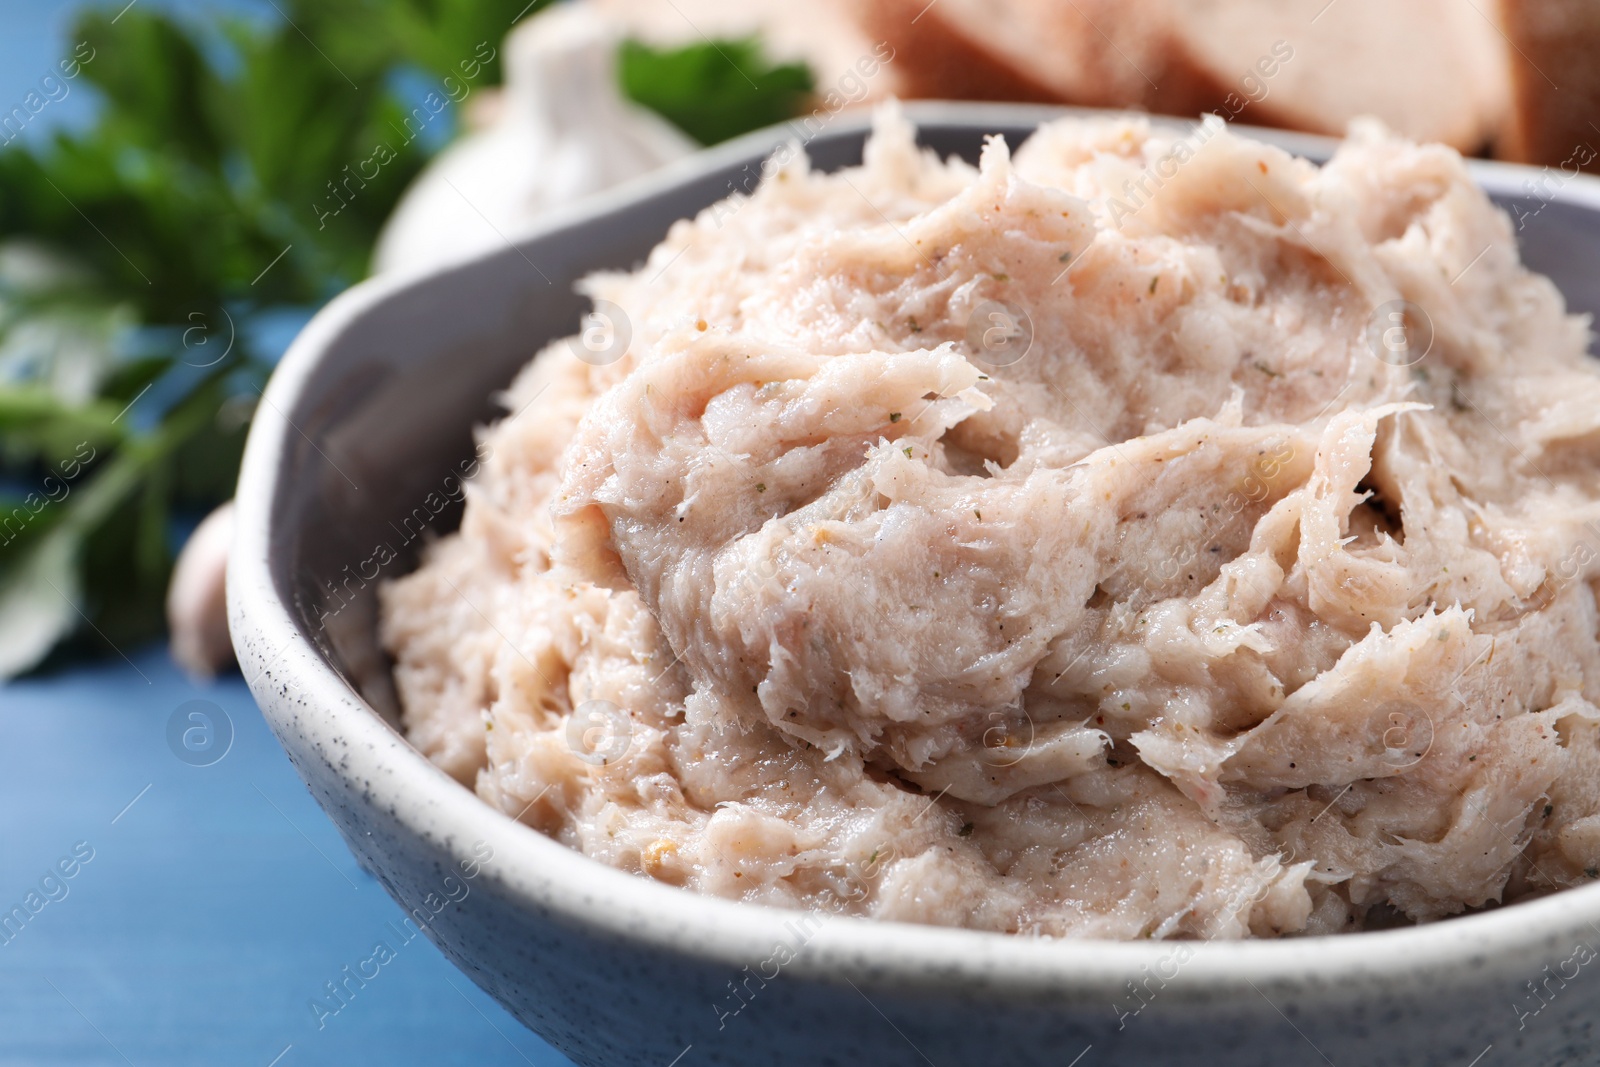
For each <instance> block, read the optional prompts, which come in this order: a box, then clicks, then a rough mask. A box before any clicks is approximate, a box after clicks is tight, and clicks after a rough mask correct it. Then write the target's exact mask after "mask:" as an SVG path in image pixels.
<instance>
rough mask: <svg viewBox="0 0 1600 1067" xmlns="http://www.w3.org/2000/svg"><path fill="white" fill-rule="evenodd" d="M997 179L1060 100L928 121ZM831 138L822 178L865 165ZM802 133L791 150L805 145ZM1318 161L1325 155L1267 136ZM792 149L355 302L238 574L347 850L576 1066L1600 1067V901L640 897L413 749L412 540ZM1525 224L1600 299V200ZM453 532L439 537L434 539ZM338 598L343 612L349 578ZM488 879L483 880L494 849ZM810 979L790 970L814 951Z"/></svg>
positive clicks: (610, 201) (672, 183)
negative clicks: (486, 444) (1232, 909)
mask: <svg viewBox="0 0 1600 1067" xmlns="http://www.w3.org/2000/svg"><path fill="white" fill-rule="evenodd" d="M907 110H908V112H909V114H910V116H911V117H912V119H913V121H915V122H916V123H917V124H918V125H919V127H920V128H921V130H922V139H923V141H924V142H925V143H928V144H932V145H934V146H936V147H938V148H939V149H940V150H941V151H944V152H957V151H958V152H960V153H961V154H963V155H966V156H968V157H969V158H972V157H975V155H976V152H977V150H978V148H979V147H980V144H981V140H982V137H983V135H985V134H988V133H994V132H1004V133H1005V134H1006V135H1007V136H1008V138H1009V139H1010V140H1011V143H1012V144H1013V146H1015V145H1016V144H1017V143H1019V142H1020V140H1021V139H1022V138H1023V137H1025V136H1026V134H1027V132H1028V131H1030V130H1031V129H1032V128H1033V127H1034V126H1035V125H1036V124H1037V123H1038V122H1039V121H1040V120H1042V119H1045V118H1049V117H1052V116H1054V115H1058V114H1060V113H1061V112H1060V111H1059V110H1056V109H1047V108H1035V107H1019V106H1011V105H969V104H962V105H954V104H922V105H913V106H910V107H908V109H907ZM866 125H867V123H866V119H865V117H863V116H860V115H856V116H839V117H837V118H835V119H834V120H832V122H831V123H830V124H829V125H828V126H827V128H826V129H825V130H824V131H823V132H822V133H821V135H820V136H818V137H816V138H815V139H813V140H812V141H811V142H810V144H809V146H808V149H809V151H810V153H811V155H812V157H813V159H814V160H815V161H816V162H817V164H818V165H819V166H825V167H829V168H831V167H834V166H838V165H842V164H844V163H849V162H855V161H857V160H859V158H860V149H861V143H862V140H863V138H864V135H865V130H866ZM795 132H798V128H797V129H796V131H795ZM1251 134H1252V136H1257V137H1260V138H1262V139H1265V140H1269V141H1274V142H1277V143H1279V144H1283V145H1285V146H1286V147H1290V148H1292V149H1293V150H1296V151H1301V152H1304V153H1305V154H1308V155H1311V156H1313V157H1317V156H1319V155H1325V154H1326V152H1327V150H1328V148H1329V145H1328V143H1327V142H1325V141H1320V140H1317V139H1315V138H1305V137H1297V136H1293V135H1286V134H1281V133H1274V132H1272V131H1261V130H1254V131H1251ZM790 135H791V131H788V130H785V129H783V128H779V129H775V130H772V131H766V132H763V133H759V134H752V135H751V136H750V137H747V138H744V139H741V140H739V141H737V142H733V143H731V144H729V145H725V146H723V147H721V148H719V149H716V150H713V151H710V152H706V153H702V154H701V155H699V156H696V157H694V158H693V159H690V160H686V161H684V162H683V163H681V164H676V165H674V166H672V167H671V168H669V169H668V170H666V171H664V172H661V173H660V174H658V175H655V176H653V177H651V178H649V179H646V180H645V181H643V182H640V183H636V184H634V185H632V186H630V187H628V188H625V189H622V190H619V191H617V192H615V193H613V194H608V195H607V196H605V197H604V198H603V199H601V200H599V201H596V202H594V203H593V204H592V205H590V206H587V207H585V208H582V209H580V210H578V211H575V212H572V213H569V214H568V215H566V216H564V217H563V218H562V219H560V220H558V221H556V222H553V223H550V224H548V225H545V226H542V227H541V228H539V229H538V230H536V231H534V232H530V233H526V234H521V235H518V236H517V237H516V239H515V241H514V242H508V245H507V247H505V248H504V249H501V250H499V251H496V252H493V253H491V254H486V255H481V256H478V257H476V258H473V259H470V260H466V261H463V262H461V263H458V264H456V265H453V266H449V267H446V268H443V269H439V270H436V271H433V272H431V273H427V274H424V275H420V276H415V277H406V278H388V277H385V278H381V279H377V280H374V281H370V282H366V283H364V284H362V285H359V286H357V287H356V288H354V289H352V290H351V291H350V292H348V293H346V294H345V295H343V296H341V297H340V298H339V299H337V300H335V301H334V302H333V303H332V304H331V305H329V307H328V308H327V309H326V310H324V311H323V312H322V313H321V314H319V315H318V316H317V317H316V318H315V319H314V320H313V321H312V323H311V324H310V325H309V326H307V328H306V330H305V332H304V333H303V334H301V336H300V338H299V339H298V340H297V341H296V342H295V344H294V346H293V348H292V349H291V350H290V352H289V354H288V356H287V357H286V358H285V359H284V361H283V364H282V366H281V367H280V368H279V369H278V371H277V373H276V374H275V375H274V376H273V379H272V383H271V385H270V386H269V387H268V389H267V391H266V394H265V397H264V399H263V402H262V404H261V406H260V410H259V412H258V414H257V417H256V423H255V426H254V428H253V429H252V431H251V434H250V443H249V448H248V451H247V453H246V456H245V463H244V471H243V474H242V476H241V478H240V484H239V492H238V534H237V542H236V544H235V546H234V550H233V557H232V563H231V566H230V570H229V575H228V600H229V609H230V615H231V624H232V629H233V638H234V643H235V647H236V649H237V651H238V654H239V660H240V663H241V664H242V665H243V670H244V674H245V677H246V679H247V680H248V681H249V683H250V686H251V689H252V690H253V691H254V692H255V694H256V697H257V699H258V700H259V701H260V703H261V707H262V709H263V711H264V712H265V714H266V716H267V719H268V721H269V722H270V723H271V725H272V728H273V730H274V731H275V732H276V734H277V736H278V738H279V740H280V741H281V742H282V743H283V746H284V748H285V749H286V750H287V751H288V753H289V756H290V758H291V759H292V760H293V761H294V764H295V766H296V768H297V769H298V770H299V772H300V774H301V776H302V777H303V778H304V779H305V781H306V784H307V785H308V786H309V787H310V789H311V792H312V794H313V795H314V796H315V797H316V798H317V800H318V801H319V802H320V803H321V804H322V806H323V808H324V809H325V810H326V811H327V812H328V814H329V816H331V817H332V819H333V821H334V823H335V824H337V825H338V827H339V829H340V830H341V831H342V832H343V834H344V836H345V839H346V841H347V842H348V843H349V845H350V847H351V849H352V850H353V851H354V852H355V854H356V855H357V857H359V858H360V860H361V861H362V863H363V865H364V866H366V868H367V869H368V870H370V871H371V872H372V873H373V874H374V875H376V876H377V877H378V878H379V879H380V880H381V881H382V882H383V884H384V886H385V887H386V888H387V889H388V891H389V892H390V894H391V895H393V896H394V898H395V899H396V900H397V901H399V902H400V904H401V906H402V907H404V908H407V909H408V910H413V913H414V914H415V915H416V917H417V922H418V924H419V925H425V926H426V928H427V932H428V934H429V936H430V937H431V938H432V939H433V940H434V942H435V943H436V944H438V945H439V947H440V948H441V949H442V950H443V951H444V952H445V954H446V955H448V956H449V957H450V958H451V959H452V960H454V961H455V962H456V963H457V965H459V966H460V967H461V968H462V970H464V971H465V972H466V973H467V974H468V975H470V976H471V977H472V979H473V980H474V981H476V982H477V983H478V984H479V985H480V986H482V987H483V988H484V989H485V990H487V991H488V992H489V993H490V994H492V995H493V996H494V997H496V998H497V999H498V1000H499V1001H500V1002H501V1003H503V1004H504V1005H505V1006H506V1007H507V1008H508V1009H510V1010H511V1011H512V1012H513V1013H515V1014H516V1015H517V1017H518V1018H520V1019H522V1020H523V1021H524V1022H525V1023H526V1024H527V1025H528V1026H530V1027H532V1028H533V1029H534V1030H536V1031H538V1032H539V1033H540V1034H542V1035H543V1036H544V1037H545V1038H546V1039H548V1040H549V1041H550V1042H551V1043H553V1044H554V1045H555V1046H557V1047H558V1048H560V1049H561V1050H562V1051H564V1052H566V1053H567V1054H568V1055H569V1056H571V1057H572V1058H573V1059H574V1060H576V1061H577V1062H578V1063H580V1064H607V1065H624V1064H626V1065H658V1067H670V1065H679V1067H698V1065H702V1064H713V1063H716V1064H737V1065H740V1067H745V1065H748V1064H754V1063H761V1064H773V1065H783V1067H789V1065H795V1067H798V1065H802V1064H803V1065H815V1064H825V1063H837V1064H874V1065H885V1067H887V1065H891V1064H905V1065H909V1067H924V1065H929V1064H931V1065H934V1067H958V1065H963V1064H972V1065H984V1067H990V1065H997V1064H998V1065H1021V1064H1039V1065H1049V1067H1096V1065H1099V1064H1113V1063H1114V1064H1117V1065H1118V1067H1139V1065H1147V1064H1148V1065H1155V1064H1162V1065H1180V1064H1188V1065H1200V1064H1230V1065H1239V1067H1252V1065H1260V1067H1281V1065H1284V1064H1323V1063H1326V1064H1330V1065H1337V1067H1380V1065H1393V1067H1425V1065H1434V1064H1437V1065H1440V1067H1499V1065H1504V1064H1513V1063H1515V1064H1555V1063H1573V1064H1577V1063H1584V1064H1593V1063H1596V1062H1600V1040H1597V1038H1596V1036H1595V1035H1594V1033H1593V1027H1592V1025H1591V1019H1592V1017H1593V1012H1594V1009H1593V1008H1592V1007H1591V1004H1592V1003H1593V999H1592V998H1593V996H1594V989H1595V988H1600V986H1595V987H1594V988H1589V984H1592V983H1600V974H1591V973H1590V972H1591V971H1593V972H1600V964H1596V963H1594V962H1593V961H1594V960H1595V959H1596V956H1597V953H1596V952H1595V947H1600V885H1595V886H1589V887H1585V888H1580V889H1573V890H1568V891H1566V892H1563V893H1560V894H1557V895H1554V896H1550V897H1547V898H1544V899H1541V900H1536V901H1532V902H1529V903H1525V904H1519V905H1516V906H1515V907H1509V908H1504V909H1500V910H1494V911H1489V912H1485V913H1483V914H1477V915H1471V916H1466V917H1463V918H1459V919H1454V920H1450V921H1447V922H1440V923H1436V924H1433V925H1428V926H1421V927H1415V928H1407V929H1398V930H1389V931H1384V932H1372V933H1359V934H1346V935H1341V936H1338V937H1324V938H1302V939H1289V940H1279V941H1255V942H1247V943H1228V944H1219V943H1195V942H1188V943H1176V942H1142V943H1110V942H1092V941H1043V940H1033V939H1028V938H1022V937H1008V936H1002V935H996V934H987V933H976V932H971V931H964V930H951V929H939V928H930V927H922V926H912V925H904V924H898V923H880V922H872V921H867V920H861V919H850V918H827V919H819V918H817V917H815V916H810V915H808V914H806V913H800V912H791V911H783V910H778V909H772V908H765V907H757V906H750V905H743V904H734V903H731V902H728V901H724V900H717V899H711V898H707V897H701V896H697V895H694V894H692V893H689V892H685V891H682V890H679V889H675V888H671V887H669V886H666V885H662V884H660V883H657V882H654V881H651V880H649V879H646V878H641V877H635V876H633V875H629V874H625V873H622V872H620V871H617V870H614V869H612V868H610V867H607V866H604V865H602V864H600V863H598V862H596V861H594V860H591V859H588V858H586V857H584V856H582V855H580V854H578V853H576V852H573V851H571V850H569V849H567V848H565V847H564V846H562V845H560V844H557V843H556V842H555V841H553V840H551V839H550V838H547V837H545V836H543V835H541V834H539V833H537V832H535V831H533V830H531V829H529V828H528V827H526V826H523V825H521V824H519V823H517V822H514V821H512V820H511V819H508V818H507V817H505V816H504V815H502V814H500V813H499V812H497V811H495V810H493V809H491V808H490V807H489V806H487V805H486V804H484V803H482V802H481V801H479V800H478V799H477V797H475V796H474V795H473V794H472V793H471V792H469V791H468V790H466V789H464V788H462V787H461V786H460V785H458V784H457V783H456V782H454V781H453V780H451V779H450V778H449V777H447V776H446V775H444V774H443V773H441V772H440V771H439V770H437V769H436V768H434V767H433V766H432V765H431V764H430V763H429V762H428V761H427V760H426V759H424V758H423V757H422V756H421V755H420V754H418V753H417V752H416V750H414V749H413V748H411V747H410V746H409V745H408V744H407V743H406V741H405V739H404V738H403V737H402V736H401V735H400V733H398V732H397V731H396V729H395V727H394V722H395V715H394V711H395V702H394V694H393V690H392V687H391V685H390V683H389V678H388V663H387V661H386V660H385V658H384V656H383V654H382V652H381V651H380V650H379V649H378V647H377V645H376V642H375V638H374V634H373V619H374V615H373V607H374V605H373V592H374V588H375V583H376V582H377V581H379V580H382V579H383V578H387V577H393V576H395V575H397V574H399V573H402V572H403V569H404V568H406V567H408V566H409V565H410V562H411V558H414V557H405V556H403V558H401V559H398V560H396V561H394V562H392V563H389V564H388V565H386V566H385V565H382V564H380V563H378V562H377V561H376V560H377V559H378V558H379V557H380V556H381V553H378V552H377V551H376V550H377V546H379V545H380V544H383V543H385V542H389V543H395V547H399V546H398V541H399V537H398V536H397V535H396V533H395V527H394V526H391V521H397V520H399V519H400V518H401V517H402V516H404V515H406V514H408V513H410V512H411V511H412V509H413V508H414V507H416V506H417V504H418V503H420V502H421V501H422V500H423V498H424V497H425V496H426V494H427V493H428V492H430V491H431V490H433V489H435V488H436V487H437V486H438V485H439V484H440V482H441V481H442V480H443V478H444V476H445V475H446V474H447V473H449V472H450V471H451V469H452V468H453V467H454V465H455V464H456V463H457V462H458V461H459V460H461V459H462V458H464V457H466V456H468V455H469V454H470V452H471V447H472V446H471V440H470V436H469V430H470V428H471V426H472V425H473V424H474V423H475V422H482V421H485V420H487V419H488V418H490V417H491V416H492V415H493V411H492V409H491V406H490V401H489V397H490V394H491V393H492V392H493V391H494V390H495V389H498V388H500V387H502V386H504V385H505V384H506V383H508V382H509V381H510V379H511V377H512V375H513V373H514V372H515V371H516V370H517V369H518V368H519V367H520V366H521V365H522V364H523V363H524V362H525V361H526V360H527V359H528V358H529V357H530V355H531V354H532V353H533V352H535V351H536V350H537V349H538V348H539V347H540V346H541V345H542V344H543V343H545V342H547V341H548V340H551V339H553V338H556V337H560V336H563V335H566V334H569V333H571V332H573V330H574V328H575V327H576V324H577V323H578V320H579V316H580V313H581V310H582V307H583V303H582V301H581V300H580V299H579V298H578V297H577V296H575V295H574V294H573V292H572V283H573V281H574V280H575V279H577V278H578V277H580V276H581V275H583V274H585V273H587V272H588V271H590V270H593V269H596V268H600V267H627V266H629V265H631V264H633V263H635V262H637V261H639V260H641V259H642V258H643V257H644V255H645V253H646V252H647V251H648V250H649V249H650V248H651V247H652V246H653V245H654V244H655V243H656V242H657V241H658V240H659V239H660V238H661V237H662V236H663V235H664V233H665V231H666V229H667V226H668V225H669V224H670V223H671V222H672V221H673V220H675V219H677V218H680V217H683V216H686V215H689V214H691V213H693V212H694V211H696V210H698V209H699V208H702V207H704V206H706V205H707V204H709V203H711V202H712V201H714V200H716V199H719V198H720V197H722V196H724V195H726V194H727V193H728V192H729V191H730V189H731V188H733V187H735V186H739V187H744V186H746V185H747V184H748V183H749V182H750V181H752V180H753V179H754V177H755V175H756V173H757V170H758V168H757V167H756V166H755V165H754V164H756V163H757V162H758V161H759V160H760V159H761V158H763V157H764V156H765V154H766V153H767V152H768V151H770V150H771V149H772V148H773V147H774V146H775V145H776V144H778V143H779V142H780V141H781V140H783V139H784V138H786V137H788V136H790ZM1473 166H1474V172H1475V174H1476V175H1477V177H1478V178H1479V180H1480V181H1481V182H1482V183H1483V185H1484V186H1485V187H1486V188H1487V189H1488V190H1489V191H1490V192H1491V193H1493V194H1495V195H1496V196H1497V198H1499V199H1501V200H1502V201H1505V202H1510V201H1512V200H1517V199H1519V198H1520V200H1521V207H1522V210H1523V212H1524V213H1525V214H1526V213H1528V212H1531V211H1532V209H1534V208H1538V209H1539V210H1538V211H1537V213H1534V214H1531V215H1529V216H1528V221H1527V223H1526V228H1525V229H1524V230H1522V232H1521V234H1520V236H1521V238H1522V242H1523V254H1524V257H1525V258H1526V260H1527V262H1528V263H1529V265H1530V266H1532V267H1533V268H1534V269H1537V270H1541V271H1543V272H1545V273H1547V274H1550V275H1551V276H1553V277H1554V278H1555V279H1556V281H1557V282H1558V283H1559V284H1560V285H1561V286H1562V288H1563V290H1564V291H1565V292H1566V294H1567V297H1568V300H1569V303H1570V304H1571V305H1572V306H1573V307H1574V309H1576V310H1589V309H1593V308H1597V307H1600V182H1596V181H1594V180H1591V179H1589V178H1567V177H1565V176H1560V175H1558V177H1557V179H1556V180H1555V181H1546V182H1545V183H1544V185H1543V187H1542V190H1543V191H1541V192H1533V191H1531V190H1530V189H1527V188H1524V182H1526V181H1528V180H1529V179H1531V178H1534V177H1536V176H1537V175H1536V173H1535V172H1533V171H1530V170H1526V169H1524V168H1516V167H1508V166H1503V165H1496V164H1474V165H1473ZM456 517H457V516H456V515H453V514H450V513H448V512H447V513H442V514H441V515H440V516H439V517H438V522H439V525H440V526H441V527H447V526H449V525H451V524H452V523H453V522H454V521H455V519H456ZM335 586H337V587H338V588H339V589H340V592H339V593H338V594H337V595H335V594H334V593H332V592H331V589H332V587H335ZM485 857H488V858H485ZM791 953H792V954H793V959H788V956H789V955H790V954H791Z"/></svg>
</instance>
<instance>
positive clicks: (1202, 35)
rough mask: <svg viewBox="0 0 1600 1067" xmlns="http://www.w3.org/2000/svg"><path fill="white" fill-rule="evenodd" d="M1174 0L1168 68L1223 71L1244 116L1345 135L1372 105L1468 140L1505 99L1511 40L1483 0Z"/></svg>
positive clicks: (1204, 73) (1222, 82)
mask: <svg viewBox="0 0 1600 1067" xmlns="http://www.w3.org/2000/svg"><path fill="white" fill-rule="evenodd" d="M1167 11H1168V18H1169V23H1168V26H1169V30H1168V32H1169V35H1170V37H1169V40H1170V45H1171V48H1172V55H1171V58H1170V60H1169V69H1174V68H1189V69H1190V70H1191V71H1192V77H1194V78H1195V79H1197V80H1199V79H1205V78H1210V79H1213V81H1214V84H1215V86H1216V88H1217V90H1218V91H1225V93H1227V94H1233V97H1234V100H1233V105H1237V104H1241V103H1242V104H1244V106H1243V108H1242V109H1241V113H1240V114H1239V115H1237V116H1231V117H1237V118H1239V120H1240V121H1243V122H1249V123H1253V124H1256V125H1264V126H1282V127H1287V128H1290V129H1297V130H1306V131H1309V132H1312V133H1326V134H1333V135H1343V134H1344V132H1345V129H1346V127H1348V126H1349V124H1350V120H1351V119H1354V118H1358V117H1360V116H1363V115H1373V116H1376V117H1377V118H1379V119H1382V120H1383V122H1384V123H1385V124H1387V125H1388V126H1389V127H1390V128H1391V129H1394V130H1395V131H1397V132H1399V133H1402V134H1405V135H1406V136H1408V137H1413V138H1416V139H1417V140H1421V141H1442V142H1443V143H1445V144H1448V145H1452V146H1454V147H1456V148H1459V149H1461V150H1462V151H1468V152H1470V151H1476V150H1480V149H1482V148H1483V147H1485V146H1486V145H1487V144H1488V142H1489V140H1490V139H1491V138H1492V136H1493V135H1494V132H1495V130H1496V129H1497V127H1498V126H1499V124H1500V121H1501V117H1502V115H1503V114H1504V111H1505V106H1506V97H1507V94H1508V91H1507V87H1506V73H1505V61H1504V58H1503V57H1504V52H1505V42H1504V41H1503V39H1502V38H1501V36H1500V32H1499V30H1498V29H1497V28H1496V27H1495V26H1494V24H1493V23H1492V22H1491V21H1490V20H1489V18H1488V17H1487V15H1486V14H1484V13H1483V12H1480V10H1479V9H1478V8H1476V7H1474V0H1331V2H1330V0H1170V2H1169V3H1168V4H1167ZM1285 56H1287V58H1285ZM1268 71H1271V72H1272V73H1271V74H1270V75H1269V74H1268V73H1267V72H1268ZM1226 103H1227V102H1226V100H1225V104H1226ZM1224 113H1225V114H1226V112H1224Z"/></svg>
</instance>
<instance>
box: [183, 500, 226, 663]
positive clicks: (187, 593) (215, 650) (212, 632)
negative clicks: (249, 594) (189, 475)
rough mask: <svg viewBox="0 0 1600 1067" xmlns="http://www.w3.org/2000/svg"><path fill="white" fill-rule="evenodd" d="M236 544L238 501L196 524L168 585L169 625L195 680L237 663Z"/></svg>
mask: <svg viewBox="0 0 1600 1067" xmlns="http://www.w3.org/2000/svg"><path fill="white" fill-rule="evenodd" d="M232 544H233V501H231V500H230V501H228V502H227V503H226V504H223V505H222V506H221V507H219V508H217V509H216V510H215V511H213V512H212V513H211V514H210V515H207V516H206V517H205V519H204V520H203V521H202V522H201V523H200V525H199V526H196V527H195V529H194V533H192V534H190V535H189V540H188V541H187V542H185V543H184V546H183V551H182V552H180V553H179V554H178V563H177V565H176V566H175V567H174V568H173V570H172V584H170V585H169V586H167V629H168V630H170V631H171V634H172V658H173V659H174V660H177V662H178V666H180V667H182V668H183V670H184V673H186V674H188V675H189V677H191V678H211V677H213V676H215V675H216V674H217V673H218V672H219V671H221V670H222V669H223V668H225V667H227V666H228V665H229V664H231V663H232V662H233V642H232V641H231V640H229V638H228V605H227V599H226V596H225V595H224V586H225V578H226V575H227V570H228V549H229V548H230V547H231V546H232Z"/></svg>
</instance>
